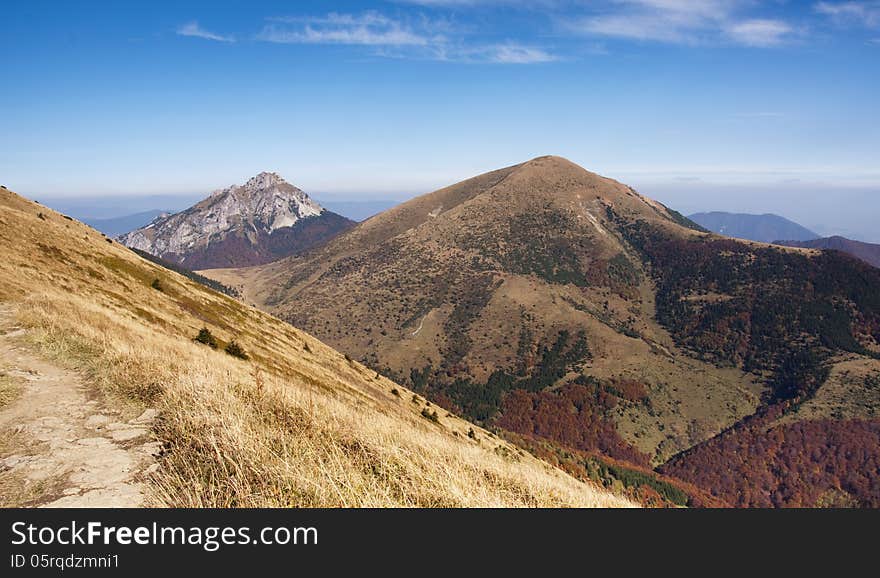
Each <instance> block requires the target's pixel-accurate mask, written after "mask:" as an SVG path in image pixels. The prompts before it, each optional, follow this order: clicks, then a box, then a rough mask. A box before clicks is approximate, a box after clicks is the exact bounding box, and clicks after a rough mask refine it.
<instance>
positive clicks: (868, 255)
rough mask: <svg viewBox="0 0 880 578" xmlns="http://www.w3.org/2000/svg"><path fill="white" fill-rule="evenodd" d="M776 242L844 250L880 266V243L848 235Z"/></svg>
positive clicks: (786, 244) (788, 245)
mask: <svg viewBox="0 0 880 578" xmlns="http://www.w3.org/2000/svg"><path fill="white" fill-rule="evenodd" d="M774 244H776V245H785V246H786V247H802V248H805V249H823V250H834V251H843V252H844V253H849V254H850V255H852V256H853V257H856V258H858V259H861V260H862V261H864V262H865V263H867V264H869V265H873V266H874V267H880V245H875V244H873V243H863V242H861V241H853V240H852V239H847V238H846V237H824V238H822V239H813V240H812V241H774Z"/></svg>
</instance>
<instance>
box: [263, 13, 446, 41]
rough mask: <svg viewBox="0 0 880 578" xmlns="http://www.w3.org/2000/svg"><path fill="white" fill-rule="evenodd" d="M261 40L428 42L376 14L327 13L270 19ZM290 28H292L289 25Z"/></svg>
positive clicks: (418, 34)
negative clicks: (310, 16)
mask: <svg viewBox="0 0 880 578" xmlns="http://www.w3.org/2000/svg"><path fill="white" fill-rule="evenodd" d="M272 21H273V23H272V24H269V25H267V26H266V27H265V28H264V29H263V30H262V32H260V34H259V35H258V38H259V39H260V40H265V41H267V42H278V43H284V44H349V45H361V46H426V45H427V44H429V43H430V42H431V39H430V38H429V37H427V36H425V35H423V34H421V33H418V32H415V31H413V30H412V29H411V28H410V27H409V26H408V25H406V24H404V23H402V22H400V21H398V20H393V19H391V18H388V17H386V16H383V15H382V14H379V13H377V12H367V13H365V14H361V15H353V14H337V13H330V14H328V15H327V16H324V17H320V18H273V19H272ZM291 25H293V26H291Z"/></svg>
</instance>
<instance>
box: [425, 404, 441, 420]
mask: <svg viewBox="0 0 880 578" xmlns="http://www.w3.org/2000/svg"><path fill="white" fill-rule="evenodd" d="M422 417H423V418H425V419H427V420H430V421H432V422H434V423H440V416H438V415H437V412H436V411H428V408H427V407H425V408H422Z"/></svg>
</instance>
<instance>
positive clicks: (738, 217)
mask: <svg viewBox="0 0 880 578" xmlns="http://www.w3.org/2000/svg"><path fill="white" fill-rule="evenodd" d="M688 218H689V219H690V220H692V221H694V222H695V223H697V224H698V225H700V226H702V227H705V228H706V229H709V230H710V231H712V232H714V233H718V234H719V235H725V236H727V237H735V238H737V239H747V240H749V241H760V242H762V243H772V242H773V241H775V240H777V239H791V240H793V241H809V240H811V239H816V238H818V237H819V235H818V234H817V233H814V232H813V231H810V230H809V229H807V228H806V227H802V226H801V225H798V224H797V223H795V222H794V221H789V220H788V219H786V218H785V217H780V216H779V215H772V214H765V215H749V214H745V213H724V212H720V211H714V212H711V213H694V214H693V215H690V216H689V217H688Z"/></svg>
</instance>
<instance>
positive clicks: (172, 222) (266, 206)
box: [119, 173, 354, 270]
mask: <svg viewBox="0 0 880 578" xmlns="http://www.w3.org/2000/svg"><path fill="white" fill-rule="evenodd" d="M353 224H354V222H353V221H351V220H349V219H346V218H345V217H342V216H340V215H337V214H336V213H332V212H330V211H327V210H325V209H324V208H322V207H321V206H320V205H318V204H317V203H316V202H315V201H313V200H312V199H311V198H309V196H308V195H307V194H305V193H304V192H303V191H301V190H299V189H298V188H296V187H294V186H293V185H291V184H290V183H288V182H286V181H285V180H284V179H282V178H281V177H280V176H278V175H277V174H275V173H260V174H258V175H257V176H255V177H253V178H251V179H250V180H249V181H247V182H246V183H245V184H244V185H241V186H238V185H233V186H231V187H227V188H225V189H222V190H218V191H215V192H214V193H212V194H211V196H210V197H208V198H207V199H204V200H203V201H201V202H199V203H197V204H196V205H194V206H192V207H190V208H189V209H186V210H184V211H182V212H180V213H176V214H173V215H165V216H160V217H158V218H157V219H155V220H154V221H152V222H151V223H149V224H148V225H146V226H144V227H141V228H140V229H137V230H135V231H132V232H130V233H128V234H125V235H123V236H122V237H120V239H119V240H120V242H122V243H123V244H125V245H126V246H128V247H132V248H134V249H140V250H142V251H146V252H148V253H150V254H152V255H155V256H157V257H161V258H162V259H165V260H167V261H171V262H174V263H177V264H178V265H183V266H185V267H186V268H187V269H190V270H196V269H206V268H212V267H247V266H250V265H258V264H262V263H268V262H270V261H274V260H276V259H280V258H282V257H286V256H288V255H293V254H296V253H298V252H301V251H303V250H305V249H308V248H309V247H312V246H314V245H317V244H320V243H322V242H323V241H325V240H327V239H329V238H332V237H333V236H335V235H337V234H339V233H340V232H342V231H345V230H347V229H349V228H350V227H351V226H352V225H353Z"/></svg>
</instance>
